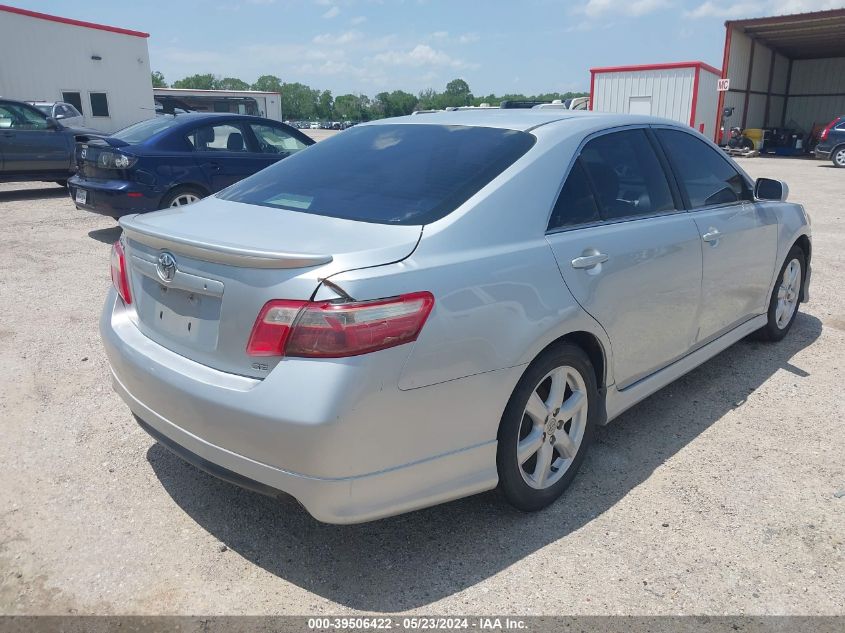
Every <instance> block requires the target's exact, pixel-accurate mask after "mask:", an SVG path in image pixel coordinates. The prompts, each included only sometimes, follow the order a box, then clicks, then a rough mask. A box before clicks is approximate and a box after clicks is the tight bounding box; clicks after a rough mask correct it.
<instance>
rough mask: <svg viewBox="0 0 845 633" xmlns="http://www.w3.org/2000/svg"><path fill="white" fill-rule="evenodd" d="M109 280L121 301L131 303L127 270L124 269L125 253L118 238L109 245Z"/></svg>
mask: <svg viewBox="0 0 845 633" xmlns="http://www.w3.org/2000/svg"><path fill="white" fill-rule="evenodd" d="M111 281H112V283H113V284H114V287H115V289H116V290H117V294H119V295H120V298H121V299H123V302H124V303H126V304H127V305H128V304H130V303H132V295H131V293H130V292H129V272H128V271H127V270H126V253H124V251H123V245H122V244H121V243H120V241H119V240H118V241H117V242H115V243H114V244H113V245H112V247H111Z"/></svg>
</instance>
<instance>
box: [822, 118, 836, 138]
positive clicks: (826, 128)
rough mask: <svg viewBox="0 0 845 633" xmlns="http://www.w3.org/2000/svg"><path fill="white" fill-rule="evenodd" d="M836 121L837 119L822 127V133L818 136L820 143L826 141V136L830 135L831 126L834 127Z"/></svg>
mask: <svg viewBox="0 0 845 633" xmlns="http://www.w3.org/2000/svg"><path fill="white" fill-rule="evenodd" d="M838 120H839V119H833V121H831V122H830V123H828V124H827V125H825V126H824V129H823V130H822V133H821V134H819V140H820V141H824V140H825V139H827V136H828V134H830V131H831V130H832V129H833V126H834V125H836V122H837V121H838Z"/></svg>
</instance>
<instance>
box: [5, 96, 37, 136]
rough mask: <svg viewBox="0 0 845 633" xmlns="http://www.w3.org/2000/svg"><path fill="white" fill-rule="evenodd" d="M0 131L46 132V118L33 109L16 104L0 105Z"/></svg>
mask: <svg viewBox="0 0 845 633" xmlns="http://www.w3.org/2000/svg"><path fill="white" fill-rule="evenodd" d="M0 129H12V130H46V129H47V117H46V116H44V114H43V113H42V112H40V111H38V110H36V109H35V108H28V107H26V106H22V105H19V104H17V103H4V104H0Z"/></svg>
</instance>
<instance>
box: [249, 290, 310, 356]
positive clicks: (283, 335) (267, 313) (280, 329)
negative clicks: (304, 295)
mask: <svg viewBox="0 0 845 633" xmlns="http://www.w3.org/2000/svg"><path fill="white" fill-rule="evenodd" d="M306 303H307V302H306V301H283V300H274V301H268V302H267V303H266V304H265V305H264V307H263V308H261V312H259V313H258V318H257V319H256V320H255V325H253V326H252V334H251V335H250V337H249V343H247V346H246V353H247V354H249V355H250V356H281V355H282V354H284V352H285V342H286V341H287V340H288V335H289V334H290V330H291V326H292V325H293V322H294V320H295V319H296V315H297V314H299V311H300V310H301V309H302V306H304V305H305V304H306Z"/></svg>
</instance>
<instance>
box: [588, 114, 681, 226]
mask: <svg viewBox="0 0 845 633" xmlns="http://www.w3.org/2000/svg"><path fill="white" fill-rule="evenodd" d="M581 162H582V164H583V166H584V170H585V171H586V172H587V176H588V177H589V180H590V182H591V183H592V186H593V191H594V192H595V196H596V201H597V202H598V206H599V212H600V214H601V217H602V218H603V219H605V220H615V219H620V218H629V217H637V216H646V215H655V214H659V213H665V212H669V211H674V210H675V202H674V200H673V198H672V192H671V190H670V189H669V182H668V181H667V180H666V173H665V172H664V171H663V167H662V166H661V164H660V160H659V159H658V158H657V154H656V153H655V151H654V148H653V147H652V145H651V142H650V141H649V139H648V137H647V136H646V133H645V131H644V130H625V131H622V132H613V133H610V134H604V135H602V136H599V137H597V138H594V139H592V140H591V141H589V142H588V143H587V144H586V145H585V146H584V149H583V150H582V151H581Z"/></svg>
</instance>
